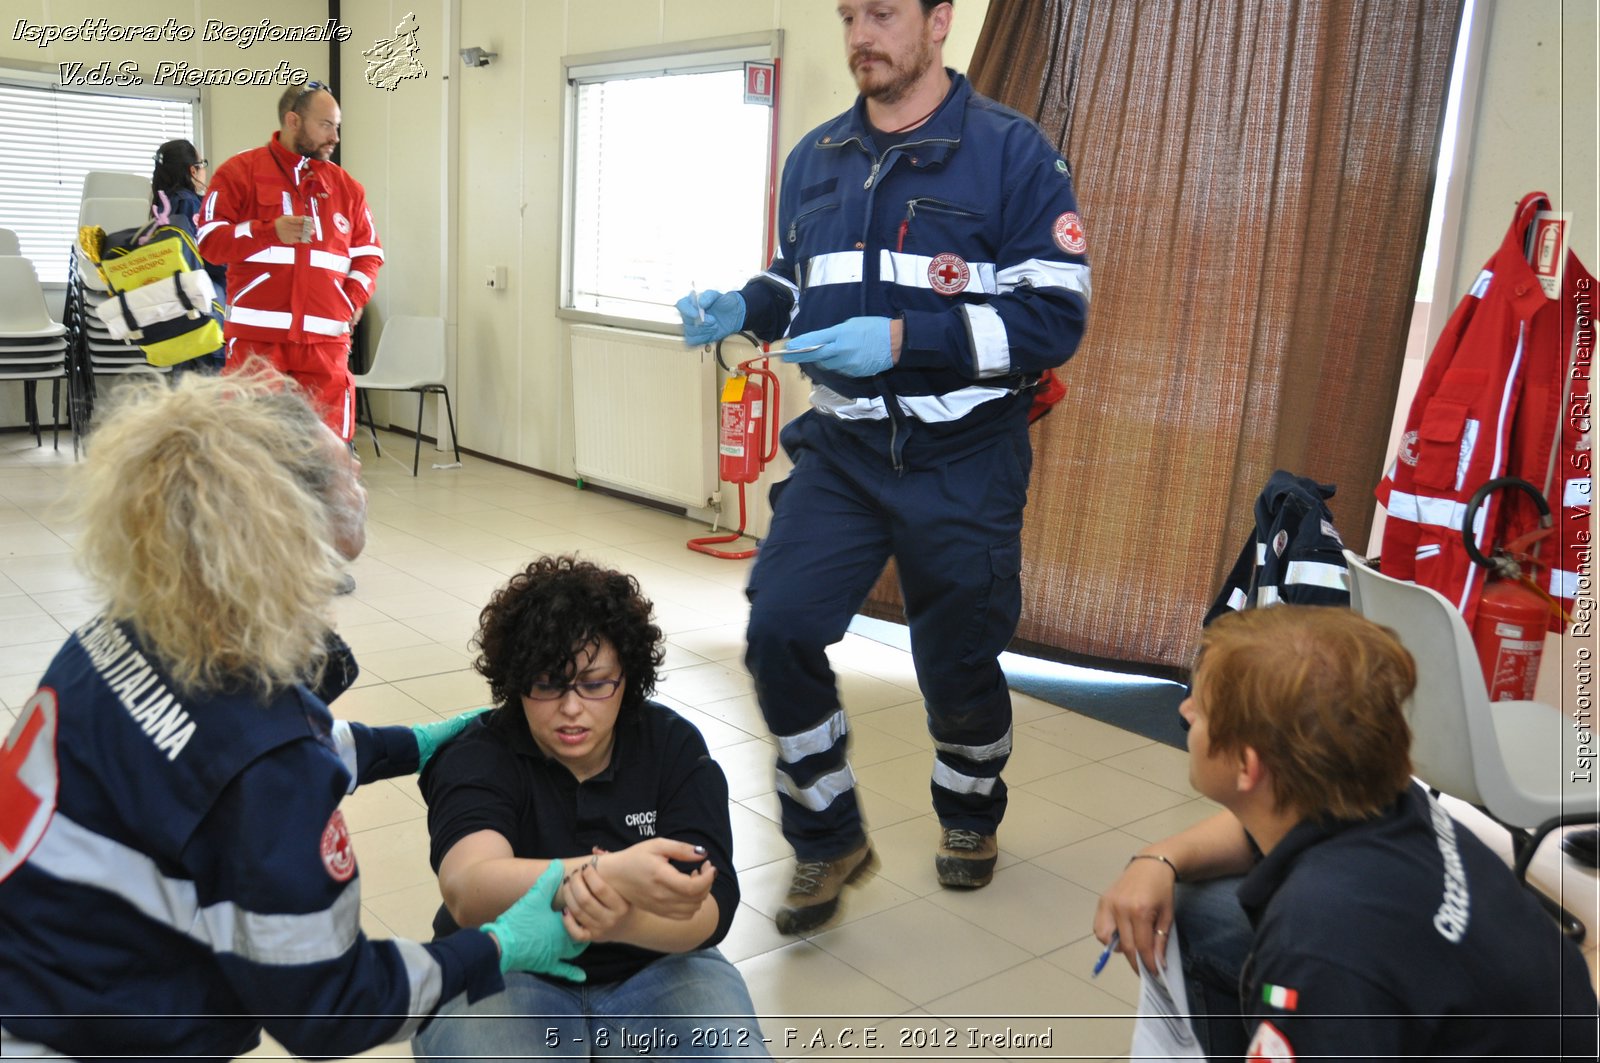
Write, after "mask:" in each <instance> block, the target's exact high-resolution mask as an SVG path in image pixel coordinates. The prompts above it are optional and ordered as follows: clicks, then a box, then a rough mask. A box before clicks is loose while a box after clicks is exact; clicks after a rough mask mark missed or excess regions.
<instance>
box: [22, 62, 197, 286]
mask: <svg viewBox="0 0 1600 1063" xmlns="http://www.w3.org/2000/svg"><path fill="white" fill-rule="evenodd" d="M178 138H183V139H185V140H191V141H192V140H194V101H193V100H189V99H174V98H165V99H152V98H144V97H134V96H112V95H105V94H100V93H89V92H71V91H66V90H62V89H59V88H48V87H33V86H28V85H17V84H10V83H5V82H0V228H6V229H12V230H14V231H15V232H16V234H17V237H18V241H19V243H20V244H21V245H22V254H23V255H24V256H26V257H27V258H30V259H32V260H33V265H34V269H35V270H37V271H38V274H39V279H40V280H41V281H43V282H45V283H47V284H48V283H63V284H64V283H66V280H67V256H68V254H69V252H70V249H71V246H72V241H73V240H75V239H76V238H77V235H78V202H79V199H80V197H81V195H82V191H83V175H84V174H86V173H88V172H89V171H90V170H113V171H117V172H120V173H129V174H136V175H137V176H140V177H143V178H145V179H146V180H147V181H148V180H149V178H150V171H151V170H152V169H154V167H155V153H156V149H157V148H158V147H160V146H161V145H162V143H164V142H165V141H168V140H176V139H178Z"/></svg>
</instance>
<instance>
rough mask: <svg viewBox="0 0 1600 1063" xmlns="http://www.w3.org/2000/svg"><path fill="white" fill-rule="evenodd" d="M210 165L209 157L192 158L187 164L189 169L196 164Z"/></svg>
mask: <svg viewBox="0 0 1600 1063" xmlns="http://www.w3.org/2000/svg"><path fill="white" fill-rule="evenodd" d="M210 165H211V160H210V159H196V160H194V162H192V163H190V164H189V169H191V170H192V169H194V168H195V167H196V166H210Z"/></svg>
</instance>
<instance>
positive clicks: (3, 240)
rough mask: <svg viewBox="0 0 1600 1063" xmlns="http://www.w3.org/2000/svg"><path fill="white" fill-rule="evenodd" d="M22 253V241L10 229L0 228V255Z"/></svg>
mask: <svg viewBox="0 0 1600 1063" xmlns="http://www.w3.org/2000/svg"><path fill="white" fill-rule="evenodd" d="M20 254H22V241H21V240H19V239H17V234H16V233H15V232H13V231H12V230H10V229H0V255H20Z"/></svg>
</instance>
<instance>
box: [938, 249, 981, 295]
mask: <svg viewBox="0 0 1600 1063" xmlns="http://www.w3.org/2000/svg"><path fill="white" fill-rule="evenodd" d="M971 277H972V271H971V270H969V269H968V268H967V264H966V263H965V262H963V261H962V260H961V258H960V256H959V255H953V254H951V253H950V252H948V251H946V252H944V253H943V254H938V255H934V256H933V261H932V262H929V263H928V283H929V284H931V285H932V286H933V290H934V291H936V292H938V293H939V294H940V295H956V294H958V293H960V292H964V291H966V290H967V281H968V280H970V279H971Z"/></svg>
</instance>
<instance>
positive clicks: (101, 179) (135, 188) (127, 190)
mask: <svg viewBox="0 0 1600 1063" xmlns="http://www.w3.org/2000/svg"><path fill="white" fill-rule="evenodd" d="M78 198H80V199H139V200H143V201H144V202H146V203H148V202H150V180H149V178H145V177H140V176H139V175H138V174H131V173H117V172H115V171H113V170H90V171H89V172H88V173H86V174H84V175H83V193H82V194H81V195H80V196H79V197H78Z"/></svg>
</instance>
